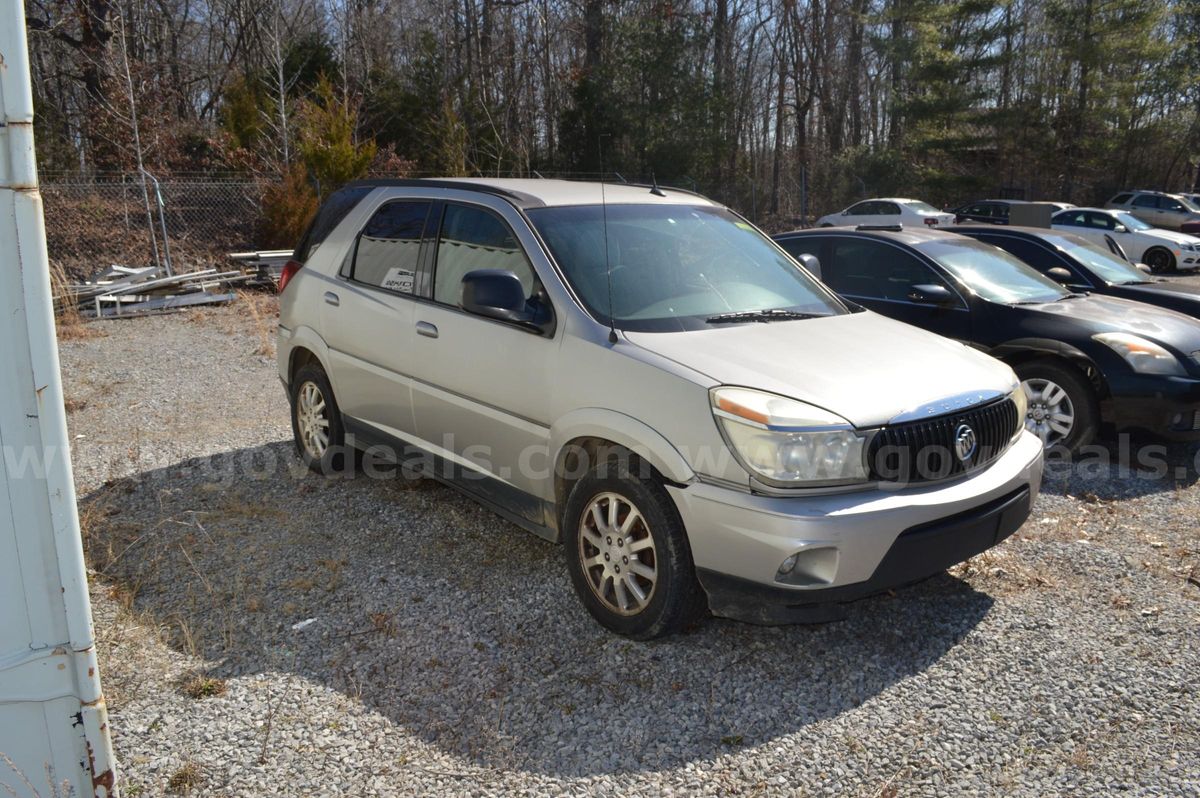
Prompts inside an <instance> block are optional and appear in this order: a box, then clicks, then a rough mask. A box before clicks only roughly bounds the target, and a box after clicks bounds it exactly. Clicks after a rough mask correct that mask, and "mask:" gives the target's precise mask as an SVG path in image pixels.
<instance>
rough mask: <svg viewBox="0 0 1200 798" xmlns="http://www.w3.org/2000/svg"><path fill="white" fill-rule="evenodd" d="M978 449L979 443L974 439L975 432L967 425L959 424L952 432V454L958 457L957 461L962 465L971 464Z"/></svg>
mask: <svg viewBox="0 0 1200 798" xmlns="http://www.w3.org/2000/svg"><path fill="white" fill-rule="evenodd" d="M978 448H979V441H978V440H977V439H976V438H975V430H973V429H971V427H970V426H969V425H967V424H960V425H959V426H958V429H957V430H955V431H954V453H955V454H956V455H958V459H959V460H961V461H962V462H963V463H969V462H971V458H973V457H974V456H975V450H976V449H978Z"/></svg>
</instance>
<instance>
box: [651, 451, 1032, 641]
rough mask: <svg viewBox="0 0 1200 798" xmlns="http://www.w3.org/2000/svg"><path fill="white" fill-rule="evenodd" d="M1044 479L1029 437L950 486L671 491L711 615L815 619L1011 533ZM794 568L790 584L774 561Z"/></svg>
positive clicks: (765, 620)
mask: <svg viewBox="0 0 1200 798" xmlns="http://www.w3.org/2000/svg"><path fill="white" fill-rule="evenodd" d="M1041 479H1042V445H1041V441H1040V440H1038V439H1037V438H1036V437H1034V436H1033V435H1030V434H1028V433H1026V434H1023V435H1022V436H1021V437H1020V439H1018V441H1017V442H1016V443H1015V444H1014V445H1013V446H1012V447H1011V448H1010V449H1009V450H1008V451H1007V452H1006V453H1005V454H1004V455H1003V456H1002V457H1001V458H1000V459H999V460H997V461H996V462H994V463H992V464H991V465H990V466H989V467H988V468H987V469H985V470H984V471H982V472H980V473H978V474H974V475H972V476H969V477H967V478H965V479H961V480H957V481H955V482H952V483H950V484H945V485H934V486H924V487H912V488H907V489H903V490H870V491H862V492H857V493H839V494H830V495H824V496H811V497H775V496H762V495H754V494H747V493H743V492H740V491H736V490H733V489H730V488H724V487H719V486H715V485H710V484H705V483H700V484H693V485H689V486H687V487H686V488H679V487H673V486H670V487H668V491H669V492H670V494H671V496H672V498H673V499H674V500H675V504H676V506H677V507H678V508H679V512H680V515H681V517H682V519H683V523H684V526H685V528H686V529H687V533H688V541H689V543H690V544H691V549H692V558H693V561H694V562H695V565H696V570H697V574H698V575H699V578H700V583H701V585H702V586H703V587H704V589H705V591H706V592H707V593H708V598H709V606H710V608H711V609H712V611H713V614H715V615H720V616H723V617H730V618H737V619H739V620H745V621H750V622H754V623H766V624H773V623H789V622H795V621H821V620H829V619H831V618H833V617H838V615H839V614H840V612H841V611H840V610H839V609H838V608H837V605H838V604H840V603H842V602H846V601H853V600H855V599H857V598H861V597H863V596H866V595H870V594H872V593H876V592H879V591H881V590H885V589H887V588H890V587H895V586H898V585H902V584H906V583H908V582H912V581H915V580H917V579H921V578H924V577H926V576H931V575H933V574H935V573H938V572H939V571H942V570H944V569H945V568H947V567H948V566H950V565H953V564H955V563H957V562H961V561H962V560H964V559H967V558H968V557H971V556H973V555H975V554H978V553H979V552H981V551H983V550H985V549H987V548H989V547H991V546H993V545H995V544H996V543H998V542H1000V541H1001V540H1003V539H1004V538H1006V537H1008V536H1009V535H1011V534H1012V533H1013V532H1014V531H1015V530H1016V529H1017V528H1018V527H1020V525H1021V523H1022V522H1024V520H1025V518H1026V517H1027V516H1028V514H1029V508H1030V506H1031V505H1032V503H1033V500H1034V499H1035V498H1036V496H1037V493H1038V490H1039V488H1040V486H1041ZM792 554H799V555H800V562H799V563H798V565H797V566H796V568H795V569H793V571H792V572H791V573H790V574H789V575H788V576H786V577H779V576H778V569H779V566H780V563H782V562H783V561H784V560H785V559H787V558H788V557H789V556H790V555H792Z"/></svg>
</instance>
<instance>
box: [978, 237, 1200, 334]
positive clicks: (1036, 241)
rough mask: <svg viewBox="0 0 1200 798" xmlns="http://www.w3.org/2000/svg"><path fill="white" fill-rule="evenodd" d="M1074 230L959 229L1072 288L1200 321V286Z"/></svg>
mask: <svg viewBox="0 0 1200 798" xmlns="http://www.w3.org/2000/svg"><path fill="white" fill-rule="evenodd" d="M1068 229H1071V228H1063V229H1062V230H1058V229H1054V230H1044V229H1041V228H1037V227H1007V228H1005V229H1003V230H997V229H995V228H994V227H990V226H984V225H968V226H962V227H956V228H955V229H954V232H956V233H959V234H960V235H965V236H970V237H971V238H974V239H975V240H976V241H983V242H984V243H986V244H992V245H993V246H997V247H1000V248H1001V249H1003V250H1004V251H1005V252H1008V253H1009V254H1010V255H1013V256H1015V257H1017V258H1020V259H1021V260H1022V261H1024V262H1025V263H1026V264H1027V265H1029V266H1032V267H1033V268H1034V269H1037V270H1038V271H1039V272H1041V273H1042V274H1044V275H1046V276H1047V277H1049V278H1050V279H1052V280H1054V281H1055V282H1057V283H1060V284H1062V285H1065V286H1066V287H1067V288H1069V289H1071V290H1072V291H1086V292H1087V293H1089V294H1103V295H1105V296H1115V297H1121V298H1122V299H1132V300H1135V301H1138V302H1145V303H1146V304H1147V305H1155V306H1157V307H1160V308H1165V309H1167V310H1173V311H1176V312H1177V313H1184V314H1187V315H1188V316H1192V317H1195V318H1197V319H1200V287H1197V286H1192V285H1188V284H1186V283H1181V282H1173V281H1171V280H1164V279H1162V278H1157V277H1152V276H1151V275H1149V274H1146V273H1145V272H1143V271H1142V270H1140V269H1138V268H1137V267H1135V266H1134V265H1133V264H1131V263H1129V262H1128V261H1126V260H1124V259H1122V258H1121V257H1120V256H1119V255H1117V254H1115V253H1114V252H1113V251H1112V250H1110V249H1109V248H1108V247H1107V246H1105V245H1104V244H1097V243H1094V242H1092V241H1089V240H1086V239H1084V238H1081V237H1080V236H1078V235H1075V234H1074V233H1068V232H1066V230H1068Z"/></svg>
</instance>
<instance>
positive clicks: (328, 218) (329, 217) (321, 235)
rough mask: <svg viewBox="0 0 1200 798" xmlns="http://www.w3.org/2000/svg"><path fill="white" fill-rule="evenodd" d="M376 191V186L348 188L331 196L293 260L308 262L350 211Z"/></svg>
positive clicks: (309, 226) (318, 213) (298, 246)
mask: <svg viewBox="0 0 1200 798" xmlns="http://www.w3.org/2000/svg"><path fill="white" fill-rule="evenodd" d="M374 190H375V187H374V186H346V187H345V188H340V189H338V190H337V191H335V192H333V193H332V194H330V195H329V199H327V200H325V202H324V203H323V204H322V205H321V209H320V210H319V211H317V215H316V216H314V217H313V220H312V222H311V223H310V224H309V225H308V230H306V231H305V232H304V236H303V237H302V238H301V239H300V243H299V244H298V245H297V246H296V251H295V252H293V253H292V258H293V259H294V260H298V261H300V262H301V263H305V262H307V261H308V259H309V258H310V257H312V254H313V253H314V252H316V250H317V247H319V246H321V243H322V242H323V241H324V240H325V239H326V238H327V237H328V236H329V234H330V233H332V232H333V228H335V227H337V226H338V224H340V223H341V221H342V219H345V218H346V214H348V213H350V209H351V208H353V207H354V206H355V205H357V204H358V203H359V201H360V200H361V199H362V198H363V197H365V196H367V195H368V194H370V193H371V192H372V191H374Z"/></svg>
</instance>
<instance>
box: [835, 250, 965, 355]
mask: <svg viewBox="0 0 1200 798" xmlns="http://www.w3.org/2000/svg"><path fill="white" fill-rule="evenodd" d="M826 241H827V244H826V246H825V248H824V249H823V250H822V252H823V254H824V255H825V260H824V261H823V262H822V265H821V276H822V278H823V280H824V281H825V283H826V284H827V285H828V286H829V287H830V288H832V289H833V290H834V291H837V292H838V293H839V294H841V295H842V296H845V297H846V298H847V299H850V300H853V301H854V302H857V303H859V304H860V305H863V306H864V307H867V308H870V309H871V310H874V311H876V312H878V313H882V314H883V315H885V316H888V317H890V318H893V319H896V320H897V321H903V322H906V323H908V324H912V325H914V326H916V327H920V328H922V329H925V330H929V331H930V332H935V333H938V334H939V335H945V336H947V337H949V338H954V339H956V340H960V341H965V340H967V339H968V338H969V337H970V334H971V314H970V311H969V309H968V306H967V303H966V301H965V300H964V299H963V297H962V295H961V294H960V293H959V292H958V290H957V289H956V288H955V287H954V286H953V285H952V284H951V283H950V282H949V281H947V280H946V279H945V278H944V277H942V275H941V274H940V273H939V272H938V271H936V270H935V269H934V268H933V267H932V266H930V265H929V264H928V263H926V262H925V261H924V259H922V258H920V257H919V256H917V255H916V254H914V253H912V252H910V251H909V250H908V249H906V248H904V247H902V246H900V245H898V244H894V243H892V242H890V241H882V240H879V239H874V238H866V237H857V236H829V237H827V239H826ZM919 285H939V286H942V287H944V288H946V289H947V290H949V291H950V293H951V295H952V297H953V302H952V303H950V304H949V305H937V304H931V303H929V302H925V301H921V300H919V299H917V298H916V297H915V296H914V288H915V287H916V286H919Z"/></svg>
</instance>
